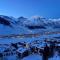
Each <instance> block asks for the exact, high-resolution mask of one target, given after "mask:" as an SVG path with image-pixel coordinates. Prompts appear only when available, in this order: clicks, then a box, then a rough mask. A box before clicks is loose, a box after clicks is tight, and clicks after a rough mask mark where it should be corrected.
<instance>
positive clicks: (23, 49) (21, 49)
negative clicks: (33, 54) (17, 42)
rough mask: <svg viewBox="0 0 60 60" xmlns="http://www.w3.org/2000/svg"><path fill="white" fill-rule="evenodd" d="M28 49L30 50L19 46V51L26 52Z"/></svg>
mask: <svg viewBox="0 0 60 60" xmlns="http://www.w3.org/2000/svg"><path fill="white" fill-rule="evenodd" d="M27 50H28V49H27V48H24V47H20V48H18V50H17V52H19V53H24V52H25V51H27Z"/></svg>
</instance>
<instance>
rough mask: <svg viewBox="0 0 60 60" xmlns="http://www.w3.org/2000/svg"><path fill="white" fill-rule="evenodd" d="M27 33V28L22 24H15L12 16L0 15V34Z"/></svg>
mask: <svg viewBox="0 0 60 60" xmlns="http://www.w3.org/2000/svg"><path fill="white" fill-rule="evenodd" d="M26 32H27V33H29V30H28V29H27V28H25V27H24V26H21V25H17V24H16V20H14V18H11V17H8V16H4V15H0V35H4V34H22V33H23V34H24V33H26Z"/></svg>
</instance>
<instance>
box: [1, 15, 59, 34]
mask: <svg viewBox="0 0 60 60" xmlns="http://www.w3.org/2000/svg"><path fill="white" fill-rule="evenodd" d="M57 28H58V29H57ZM54 29H55V30H59V29H60V19H46V18H43V17H40V16H34V17H33V18H31V19H29V18H25V17H19V18H14V17H11V16H4V15H0V35H1V34H21V33H33V32H34V33H36V32H41V31H53V30H54Z"/></svg>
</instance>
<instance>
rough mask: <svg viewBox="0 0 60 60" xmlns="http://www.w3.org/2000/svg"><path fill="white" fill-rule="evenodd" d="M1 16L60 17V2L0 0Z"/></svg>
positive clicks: (58, 0) (59, 0)
mask: <svg viewBox="0 0 60 60" xmlns="http://www.w3.org/2000/svg"><path fill="white" fill-rule="evenodd" d="M0 15H8V16H14V17H19V16H25V17H31V16H34V15H40V16H43V17H46V18H59V17H60V0H0Z"/></svg>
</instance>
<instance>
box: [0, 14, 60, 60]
mask: <svg viewBox="0 0 60 60" xmlns="http://www.w3.org/2000/svg"><path fill="white" fill-rule="evenodd" d="M46 47H48V48H49V51H45V50H44V49H45V48H46ZM51 48H52V49H51ZM47 50H48V49H47ZM51 50H52V51H53V52H54V53H53V52H52V51H51ZM55 51H57V53H56V52H55ZM48 52H50V53H51V54H49V56H46V54H47V53H48ZM52 53H53V54H52ZM44 54H45V55H44ZM59 54H60V20H59V19H46V18H43V17H33V18H31V19H28V18H25V17H19V18H14V17H8V16H4V15H0V60H11V59H12V60H44V59H43V58H45V60H46V59H47V60H59V58H60V55H59ZM50 55H53V56H50ZM44 56H45V57H44Z"/></svg>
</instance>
